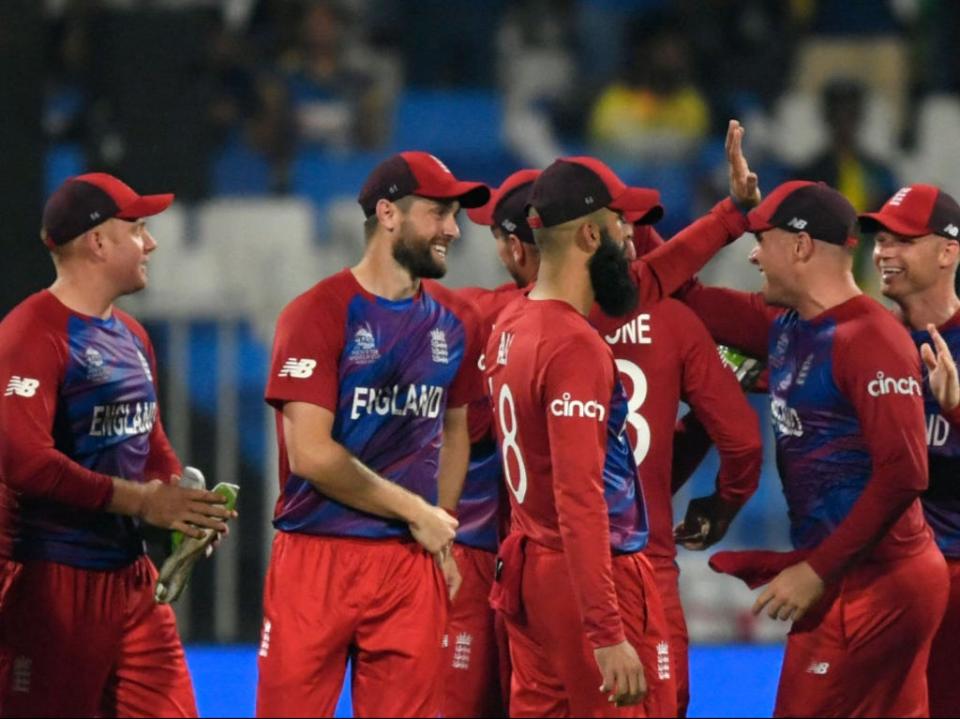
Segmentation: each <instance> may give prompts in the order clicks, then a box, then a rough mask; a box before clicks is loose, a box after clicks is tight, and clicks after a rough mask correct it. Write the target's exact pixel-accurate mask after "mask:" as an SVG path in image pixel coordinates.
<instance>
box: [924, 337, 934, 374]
mask: <svg viewBox="0 0 960 719" xmlns="http://www.w3.org/2000/svg"><path fill="white" fill-rule="evenodd" d="M920 356H921V357H922V358H923V363H924V364H925V365H926V366H927V371H928V372H933V370H935V369H936V368H937V357H936V355H935V354H933V349H931V347H930V345H929V344H927V343H926V342H924V343H923V344H922V345H920Z"/></svg>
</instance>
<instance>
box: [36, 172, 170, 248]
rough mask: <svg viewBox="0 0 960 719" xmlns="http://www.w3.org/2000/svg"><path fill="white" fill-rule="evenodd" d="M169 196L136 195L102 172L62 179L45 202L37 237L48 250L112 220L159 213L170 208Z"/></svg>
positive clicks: (127, 187) (122, 183)
mask: <svg viewBox="0 0 960 719" xmlns="http://www.w3.org/2000/svg"><path fill="white" fill-rule="evenodd" d="M173 197H174V196H173V195H172V194H164V195H139V194H137V193H136V192H135V191H134V190H133V188H132V187H130V186H129V185H127V184H126V183H125V182H122V181H121V180H118V179H117V178H116V177H114V176H113V175H108V174H107V173H105V172H90V173H87V174H86V175H77V176H76V177H71V178H70V179H68V180H66V181H65V182H64V183H63V184H62V185H60V187H58V188H57V189H56V191H55V192H54V193H53V194H52V195H51V196H50V199H48V200H47V204H46V205H45V206H44V208H43V230H42V232H41V236H42V237H43V241H44V243H45V244H46V245H47V246H48V247H52V246H55V245H63V244H66V243H67V242H69V241H70V240H72V239H73V238H74V237H79V236H80V235H82V234H83V233H84V232H86V231H87V230H89V229H92V228H94V227H96V226H97V225H99V224H100V223H102V222H106V221H107V220H109V219H111V218H113V217H116V218H118V219H121V220H137V219H140V218H141V217H150V216H151V215H157V214H160V213H161V212H163V211H164V210H165V209H167V208H168V207H170V204H171V203H172V202H173Z"/></svg>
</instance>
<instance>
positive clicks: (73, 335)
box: [0, 291, 180, 569]
mask: <svg viewBox="0 0 960 719" xmlns="http://www.w3.org/2000/svg"><path fill="white" fill-rule="evenodd" d="M0 348H2V349H0V383H2V386H3V396H2V397H0V425H2V427H3V432H2V438H0V479H2V484H0V487H2V489H0V491H2V493H3V495H4V501H3V502H2V504H3V505H5V506H6V507H8V510H9V513H8V516H7V517H5V518H4V521H3V526H2V527H0V529H2V533H3V534H5V535H6V538H7V541H8V542H9V548H10V551H11V553H12V557H13V558H14V559H15V560H18V561H30V560H43V561H51V562H58V563H62V564H67V565H70V566H73V567H79V568H83V569H116V568H119V567H122V566H125V565H127V564H129V563H130V562H132V561H133V560H134V559H136V558H137V557H138V556H140V555H141V554H142V553H143V540H142V538H141V535H140V530H139V524H138V521H137V520H135V519H133V518H130V517H125V516H120V515H116V514H111V513H107V512H104V511H102V510H103V508H104V507H105V506H106V505H107V503H108V502H109V500H110V497H111V495H112V480H111V477H120V478H122V479H126V480H130V481H134V482H143V481H146V480H148V479H154V478H156V479H161V480H163V481H168V480H169V478H170V475H171V474H177V473H179V472H180V464H179V462H178V461H177V459H176V456H175V455H174V453H173V450H172V449H171V447H170V444H169V442H168V441H167V438H166V435H165V434H164V432H163V428H162V425H161V423H160V418H159V412H158V406H157V390H156V385H155V379H154V377H155V373H156V368H155V360H154V355H153V348H152V346H151V344H150V340H149V338H148V337H147V334H146V332H145V331H144V329H143V327H141V326H140V325H139V324H138V323H137V322H136V321H135V320H134V319H133V318H131V317H130V316H129V315H126V314H125V313H123V312H121V311H119V310H114V311H113V312H112V314H111V316H110V317H109V318H108V319H100V318H97V317H89V316H85V315H81V314H78V313H75V312H72V311H71V310H69V309H68V308H67V307H65V306H64V305H63V304H62V303H60V301H59V300H58V299H57V298H56V297H55V296H54V295H53V294H52V293H50V292H48V291H43V292H40V293H37V294H35V295H33V296H31V297H30V298H28V299H27V300H26V301H24V302H23V303H21V304H20V305H19V306H18V307H17V308H15V309H14V310H13V311H12V312H11V313H10V314H9V315H8V316H7V317H6V318H5V319H4V321H3V323H2V324H0Z"/></svg>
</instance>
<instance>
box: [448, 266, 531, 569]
mask: <svg viewBox="0 0 960 719" xmlns="http://www.w3.org/2000/svg"><path fill="white" fill-rule="evenodd" d="M456 292H457V295H459V296H460V297H462V298H464V299H466V300H469V301H470V303H471V304H472V305H473V306H474V308H475V309H476V310H477V314H478V317H479V327H480V329H479V347H480V349H481V355H480V361H479V362H478V364H477V366H476V367H474V368H473V369H472V371H475V372H476V373H477V380H478V381H480V382H482V372H483V355H482V350H483V348H484V347H486V344H487V340H488V339H489V337H490V332H491V331H492V330H493V324H494V322H495V320H496V319H497V316H498V315H499V314H500V311H501V310H503V308H504V307H506V306H507V305H508V304H510V303H511V302H513V301H514V300H515V299H516V298H517V297H519V296H520V295H521V294H523V290H522V289H520V288H519V287H517V286H516V284H514V283H513V282H510V283H508V284H504V285H500V286H499V287H496V288H494V289H492V290H488V289H485V288H482V287H465V288H463V289H460V290H457V291H456ZM491 420H492V409H491V407H490V399H489V397H487V396H486V395H484V396H483V397H481V398H480V399H479V400H477V401H474V402H471V403H470V407H469V408H468V410H467V421H468V423H469V426H470V464H469V465H468V467H467V476H466V478H465V479H464V482H463V491H462V492H461V494H460V502H459V503H458V504H457V519H458V520H459V521H460V526H459V527H458V528H457V539H456V541H457V542H459V543H460V544H465V545H466V546H468V547H473V548H474V549H485V550H486V551H488V552H495V551H497V546H498V545H499V542H500V530H501V527H502V526H503V516H502V515H503V513H504V510H505V508H506V507H507V501H506V497H504V496H503V493H502V492H501V489H502V487H503V468H502V464H501V459H500V450H499V448H498V447H497V442H496V438H495V437H494V433H493V426H492V424H491Z"/></svg>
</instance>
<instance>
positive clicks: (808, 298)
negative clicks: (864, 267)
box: [796, 272, 863, 320]
mask: <svg viewBox="0 0 960 719" xmlns="http://www.w3.org/2000/svg"><path fill="white" fill-rule="evenodd" d="M862 294H863V292H861V291H860V288H859V287H857V283H856V280H854V279H853V274H852V273H850V272H842V273H839V274H835V275H823V276H820V277H817V278H816V279H815V280H813V281H811V282H809V283H808V285H807V288H806V291H805V292H804V294H803V296H802V297H801V298H800V301H799V302H797V304H796V310H797V312H798V313H799V315H800V316H801V317H802V318H803V319H805V320H810V319H813V318H814V317H816V316H817V315H819V314H821V313H823V312H826V311H827V310H829V309H832V308H833V307H836V306H838V305H842V304H843V303H844V302H847V301H848V300H851V299H853V298H854V297H857V296H859V295H862Z"/></svg>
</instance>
